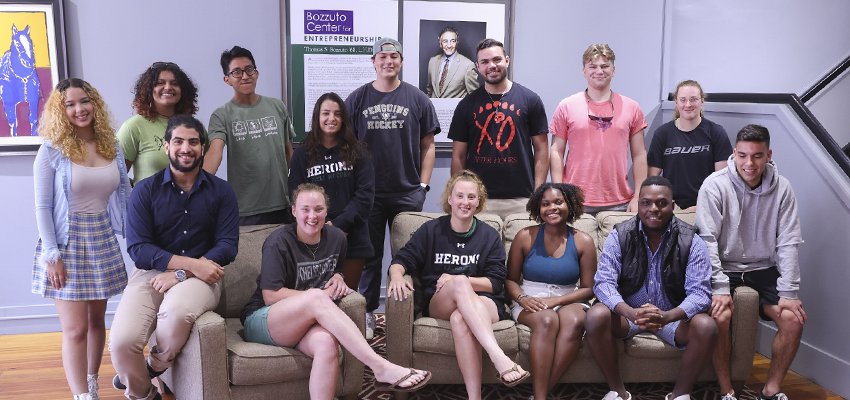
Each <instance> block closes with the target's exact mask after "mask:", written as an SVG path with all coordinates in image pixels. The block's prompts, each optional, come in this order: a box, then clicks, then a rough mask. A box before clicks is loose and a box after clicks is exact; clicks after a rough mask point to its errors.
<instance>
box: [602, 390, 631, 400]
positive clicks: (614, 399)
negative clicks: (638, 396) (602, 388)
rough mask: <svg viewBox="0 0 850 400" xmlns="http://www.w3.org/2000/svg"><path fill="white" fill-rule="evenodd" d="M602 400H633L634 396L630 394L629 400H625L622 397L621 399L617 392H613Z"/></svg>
mask: <svg viewBox="0 0 850 400" xmlns="http://www.w3.org/2000/svg"><path fill="white" fill-rule="evenodd" d="M626 393H629V392H626ZM602 400H632V394H631V393H629V398H627V399H623V398H622V397H620V395H619V394H618V393H617V392H615V391H613V390H612V391H610V392H608V393H606V394H605V397H603V398H602Z"/></svg>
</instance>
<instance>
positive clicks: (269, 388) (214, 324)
mask: <svg viewBox="0 0 850 400" xmlns="http://www.w3.org/2000/svg"><path fill="white" fill-rule="evenodd" d="M278 227H280V225H259V226H243V227H240V229H239V254H238V255H237V256H236V260H234V261H233V262H232V263H231V264H230V265H228V266H227V267H225V276H224V278H222V279H223V286H222V290H221V300H220V301H219V304H218V307H216V309H215V310H213V311H208V312H206V313H204V314H202V315H201V316H200V317H199V318H198V319H197V321H195V326H194V327H193V328H192V332H191V333H190V336H189V341H188V342H186V345H185V346H184V347H183V350H182V351H181V352H180V355H178V356H177V359H176V360H175V362H174V366H173V367H171V368H169V369H168V370H167V371H166V372H165V374H163V375H162V380H163V382H165V384H166V385H167V386H168V388H170V389H171V391H172V392H174V394H175V396H176V397H177V398H178V399H187V400H188V399H281V398H286V399H309V398H310V395H309V392H308V386H307V385H308V379H309V377H310V366H311V365H312V359H310V358H309V357H307V356H306V355H304V353H302V352H300V351H298V350H295V349H290V348H284V347H276V346H268V345H264V344H258V343H248V342H245V341H244V340H243V336H242V324H241V323H240V322H239V313H240V311H241V310H242V307H243V306H244V305H245V304H246V303H247V302H248V300H249V298H250V297H251V295H252V294H253V293H254V290H255V289H256V288H257V284H256V279H257V275H259V274H260V261H261V259H262V246H263V242H264V241H265V240H266V237H268V236H269V234H271V233H272V231H274V230H275V229H277V228H278ZM339 306H340V308H341V309H342V310H343V311H344V312H345V313H346V314H347V315H348V316H349V317H350V318H351V319H352V320H354V322H355V324H357V328H358V329H360V331H361V333H363V334H364V335H365V331H366V321H365V317H364V316H365V313H366V300H365V299H364V298H363V296H361V295H360V294H358V293H357V292H355V293H352V294H350V295H348V296H346V297H345V298H343V299H342V300H340V302H339ZM340 366H341V368H340V375H339V378H338V379H337V388H336V395H337V396H345V397H346V398H347V399H354V398H356V397H357V394H358V393H359V392H360V390H361V388H362V385H363V370H364V366H363V363H361V362H360V361H358V360H357V359H356V358H354V357H353V356H352V355H351V354H350V353H349V352H348V351H346V350H344V349H343V351H342V352H341V355H340Z"/></svg>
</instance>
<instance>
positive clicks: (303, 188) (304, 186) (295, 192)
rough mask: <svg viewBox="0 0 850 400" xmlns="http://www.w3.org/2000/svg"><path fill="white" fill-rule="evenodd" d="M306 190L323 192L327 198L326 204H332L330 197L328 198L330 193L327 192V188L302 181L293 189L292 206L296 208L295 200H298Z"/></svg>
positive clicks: (323, 195)
mask: <svg viewBox="0 0 850 400" xmlns="http://www.w3.org/2000/svg"><path fill="white" fill-rule="evenodd" d="M304 192H316V193H321V194H322V197H323V198H324V199H325V206H327V205H328V204H330V203H331V202H330V199H328V194H327V193H325V188H323V187H321V186H319V185H317V184H315V183H309V182H308V183H302V184H300V185H298V187H297V188H295V190H293V191H292V208H295V200H298V196H299V195H300V194H301V193H304Z"/></svg>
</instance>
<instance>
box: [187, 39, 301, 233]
mask: <svg viewBox="0 0 850 400" xmlns="http://www.w3.org/2000/svg"><path fill="white" fill-rule="evenodd" d="M221 69H222V71H223V72H224V83H226V84H228V85H230V86H232V87H233V98H232V99H231V100H230V101H228V102H227V103H225V104H224V105H223V106H221V107H219V108H218V109H217V110H215V112H214V113H213V115H212V116H211V117H210V124H209V135H210V149H209V152H208V153H207V156H206V158H205V160H204V170H206V171H207V172H209V173H211V174H215V173H216V171H217V170H218V167H219V166H220V165H221V158H222V153H223V151H224V146H225V144H226V145H227V148H228V150H227V151H228V163H227V181H228V182H229V183H230V184H231V185H232V186H233V190H234V191H235V192H236V198H237V200H238V202H239V225H240V226H241V225H261V224H280V223H288V222H291V217H290V215H291V212H289V191H288V190H287V189H288V188H287V187H286V182H287V176H288V172H289V159H290V157H292V143H291V141H292V138H294V137H295V129H294V128H293V126H292V120H290V119H289V113H288V112H287V111H286V105H284V104H283V102H282V101H280V100H278V99H275V98H271V97H265V96H260V95H259V94H257V93H256V89H257V78H259V76H260V72H259V71H258V70H257V67H256V64H255V63H254V56H253V55H251V52H250V51H248V50H247V49H244V48H242V47H239V46H233V48H232V49H230V50H226V51H224V52H223V53H221Z"/></svg>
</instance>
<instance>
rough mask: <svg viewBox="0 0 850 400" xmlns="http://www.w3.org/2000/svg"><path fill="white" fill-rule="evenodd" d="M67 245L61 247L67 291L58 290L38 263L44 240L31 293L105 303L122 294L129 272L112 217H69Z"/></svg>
mask: <svg viewBox="0 0 850 400" xmlns="http://www.w3.org/2000/svg"><path fill="white" fill-rule="evenodd" d="M68 223H69V229H68V244H67V245H64V246H63V245H60V246H59V254H61V255H62V261H64V262H65V274H66V278H65V287H63V288H62V289H59V290H56V289H54V288H53V285H51V284H50V282H48V281H47V271H46V268H45V267H42V266H41V265H39V263H38V258H39V256H41V252H42V249H41V239H39V241H38V245H37V246H36V248H35V258H34V260H33V267H32V292H33V293H35V294H40V295H42V296H44V297H47V298H52V299H59V300H73V301H88V300H103V299H108V298H110V297H112V296H115V295H117V294H120V293H121V292H123V291H124V288H125V287H126V286H127V270H126V269H125V268H124V257H123V256H122V255H121V248H120V247H118V240H116V239H115V234H114V233H113V232H112V223H111V222H110V219H109V213H107V212H106V211H105V210H104V211H101V212H99V213H75V212H71V213H68Z"/></svg>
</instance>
